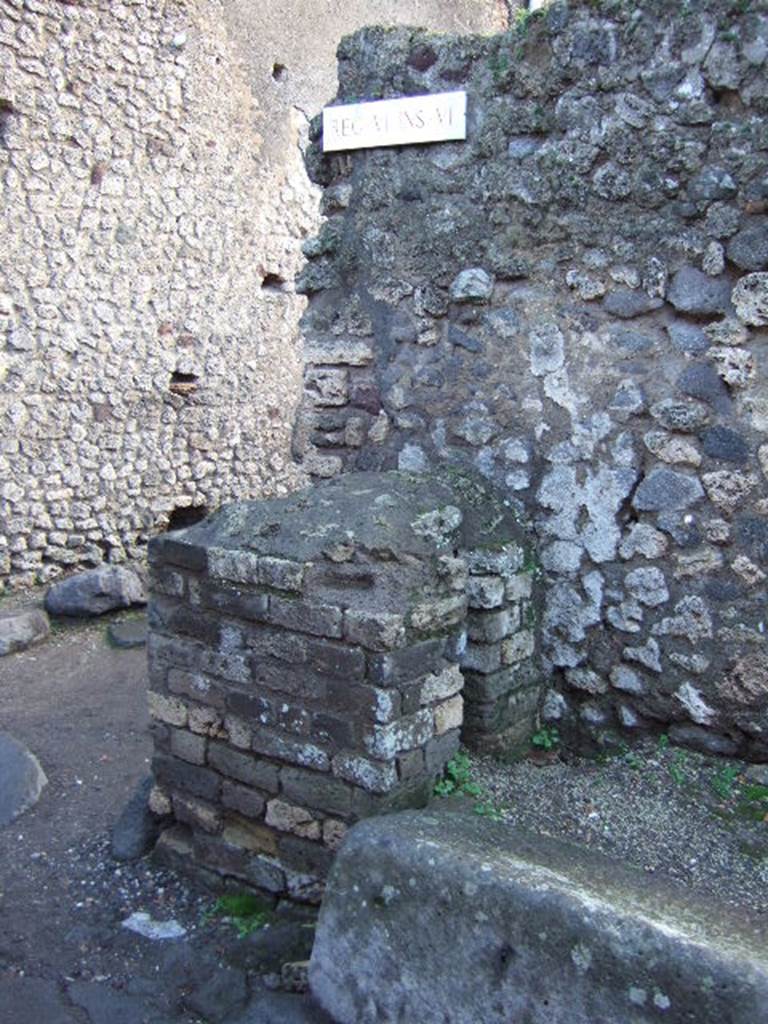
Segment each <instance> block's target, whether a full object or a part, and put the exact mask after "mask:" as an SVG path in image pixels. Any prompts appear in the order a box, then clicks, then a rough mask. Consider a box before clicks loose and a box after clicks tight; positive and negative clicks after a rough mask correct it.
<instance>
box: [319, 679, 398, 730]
mask: <svg viewBox="0 0 768 1024" xmlns="http://www.w3.org/2000/svg"><path fill="white" fill-rule="evenodd" d="M326 703H327V707H328V708H329V709H330V710H331V711H338V712H342V713H343V715H344V717H346V718H349V717H350V716H352V717H354V718H355V719H364V720H366V721H374V722H382V723H386V722H391V721H392V720H393V719H394V718H398V717H399V716H400V694H399V693H398V691H397V690H393V689H388V690H385V689H380V688H379V687H376V686H366V685H364V684H362V683H355V684H354V685H353V686H350V685H349V683H348V682H347V681H346V680H341V679H331V680H329V681H328V686H327V701H326Z"/></svg>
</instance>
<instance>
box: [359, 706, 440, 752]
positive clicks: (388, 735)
mask: <svg viewBox="0 0 768 1024" xmlns="http://www.w3.org/2000/svg"><path fill="white" fill-rule="evenodd" d="M433 732H434V724H433V717H432V712H431V711H430V710H429V709H424V710H423V711H417V712H416V714H414V715H409V716H408V717H407V718H400V719H398V720H397V721H394V722H391V723H390V724H389V725H374V726H373V727H372V728H371V730H370V731H369V732H368V733H367V734H366V735H365V736H364V737H363V742H364V745H365V749H366V750H367V751H368V753H369V754H370V755H371V756H372V757H375V758H377V759H378V760H381V761H391V760H392V759H393V758H394V757H395V756H396V755H397V754H398V753H400V751H402V750H412V749H413V747H420V746H422V745H423V744H424V743H426V742H427V740H428V739H429V738H430V737H431V736H432V734H433Z"/></svg>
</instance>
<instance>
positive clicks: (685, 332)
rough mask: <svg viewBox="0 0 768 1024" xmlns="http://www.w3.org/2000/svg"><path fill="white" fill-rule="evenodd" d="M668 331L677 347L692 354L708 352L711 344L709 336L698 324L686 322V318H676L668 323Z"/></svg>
mask: <svg viewBox="0 0 768 1024" xmlns="http://www.w3.org/2000/svg"><path fill="white" fill-rule="evenodd" d="M667 332H668V334H669V337H670V338H671V339H672V344H673V345H674V346H675V347H676V348H679V349H680V351H681V352H688V353H690V354H691V355H699V354H700V353H702V352H706V351H707V349H708V348H709V347H710V345H711V342H710V340H709V338H708V337H707V336H706V334H705V333H704V331H702V329H701V328H700V327H697V326H696V324H689V323H686V321H685V320H675V321H674V322H673V323H671V324H668V325H667Z"/></svg>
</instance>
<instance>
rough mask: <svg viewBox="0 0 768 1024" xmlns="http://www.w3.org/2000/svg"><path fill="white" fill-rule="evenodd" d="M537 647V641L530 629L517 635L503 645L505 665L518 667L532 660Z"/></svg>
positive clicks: (502, 653)
mask: <svg viewBox="0 0 768 1024" xmlns="http://www.w3.org/2000/svg"><path fill="white" fill-rule="evenodd" d="M535 646H536V639H535V637H534V635H533V633H532V632H531V630H529V629H525V630H522V631H521V632H520V633H515V635H514V636H511V637H510V638H509V639H508V640H505V641H504V643H503V644H502V645H501V656H502V660H503V662H504V664H505V665H516V664H517V663H518V662H519V661H523V660H524V659H525V658H530V657H531V655H532V654H533V651H534V648H535Z"/></svg>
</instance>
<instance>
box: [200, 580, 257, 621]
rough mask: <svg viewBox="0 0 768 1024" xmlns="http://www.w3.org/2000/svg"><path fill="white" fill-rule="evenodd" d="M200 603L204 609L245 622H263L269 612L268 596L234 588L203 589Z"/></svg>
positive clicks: (210, 587) (209, 587)
mask: <svg viewBox="0 0 768 1024" xmlns="http://www.w3.org/2000/svg"><path fill="white" fill-rule="evenodd" d="M201 602H202V604H203V605H204V606H205V607H206V608H211V609H212V610H214V611H218V612H222V613H224V614H226V615H232V616H234V617H235V618H236V619H245V620H246V621H247V622H264V621H266V618H267V612H268V610H269V596H268V595H267V594H260V593H258V592H256V591H253V590H241V589H238V588H235V587H212V586H208V587H205V588H204V589H203V591H202V593H201Z"/></svg>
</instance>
